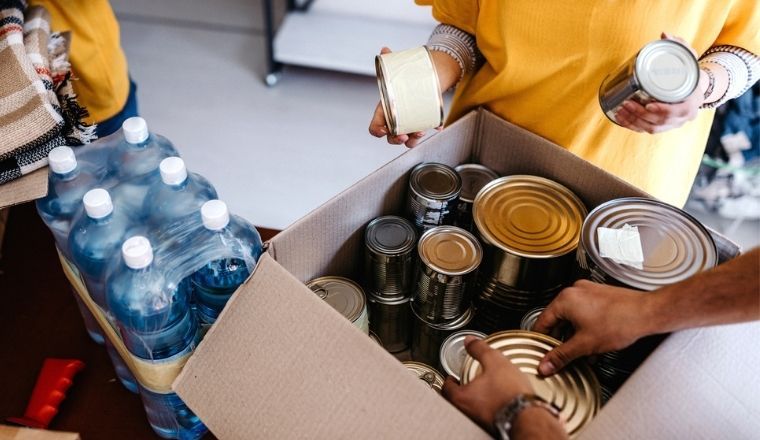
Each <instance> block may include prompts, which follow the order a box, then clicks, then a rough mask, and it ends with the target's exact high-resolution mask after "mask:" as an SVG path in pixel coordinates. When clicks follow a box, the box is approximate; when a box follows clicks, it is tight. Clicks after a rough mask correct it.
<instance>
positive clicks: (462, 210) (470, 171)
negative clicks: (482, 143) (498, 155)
mask: <svg viewBox="0 0 760 440" xmlns="http://www.w3.org/2000/svg"><path fill="white" fill-rule="evenodd" d="M454 169H455V170H456V172H457V174H459V177H460V178H461V179H462V191H461V192H460V193H459V202H458V203H457V213H456V220H455V222H454V225H455V226H459V227H460V228H462V229H465V230H468V231H470V232H475V223H473V221H472V204H473V202H474V201H475V196H477V195H478V192H480V190H481V189H482V188H483V187H484V186H486V184H488V182H490V181H492V180H496V179H498V178H499V175H498V174H496V173H495V172H493V171H492V170H491V169H489V168H487V167H484V166H483V165H480V164H476V163H467V164H462V165H459V166H457V167H456V168H454Z"/></svg>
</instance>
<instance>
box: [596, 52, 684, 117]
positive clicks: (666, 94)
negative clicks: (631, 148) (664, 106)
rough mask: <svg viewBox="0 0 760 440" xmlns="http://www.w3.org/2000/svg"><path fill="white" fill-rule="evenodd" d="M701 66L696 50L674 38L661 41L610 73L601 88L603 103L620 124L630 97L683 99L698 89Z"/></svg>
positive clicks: (643, 102)
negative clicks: (693, 51)
mask: <svg viewBox="0 0 760 440" xmlns="http://www.w3.org/2000/svg"><path fill="white" fill-rule="evenodd" d="M698 82H699V65H698V64H697V58H696V57H695V56H694V54H693V53H692V51H691V50H690V49H689V48H688V47H686V46H684V45H683V44H681V43H679V42H677V41H673V40H657V41H653V42H651V43H649V44H647V45H646V46H644V47H643V48H642V49H641V50H640V51H639V52H638V53H637V54H636V55H634V56H633V57H632V58H631V59H629V60H628V62H626V63H625V64H623V65H622V66H620V67H619V68H618V69H617V70H616V71H614V72H613V73H612V74H610V75H609V76H607V78H605V80H604V81H603V82H602V85H601V87H600V88H599V104H600V105H601V107H602V111H603V112H604V114H605V115H607V117H608V118H609V119H610V120H611V121H612V122H614V123H616V124H618V121H617V119H616V115H617V112H618V110H619V109H620V108H621V107H622V106H623V103H624V102H625V101H627V100H631V101H636V102H638V103H640V104H641V105H646V104H648V103H650V102H652V101H659V102H665V103H677V102H683V101H684V100H685V99H686V98H688V97H689V95H691V94H692V93H693V92H694V90H695V89H696V88H697V83H698Z"/></svg>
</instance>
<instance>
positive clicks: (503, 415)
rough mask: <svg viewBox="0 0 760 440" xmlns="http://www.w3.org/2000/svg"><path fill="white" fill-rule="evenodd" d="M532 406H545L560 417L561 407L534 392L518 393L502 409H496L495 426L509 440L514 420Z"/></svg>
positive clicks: (501, 435)
mask: <svg viewBox="0 0 760 440" xmlns="http://www.w3.org/2000/svg"><path fill="white" fill-rule="evenodd" d="M531 406H537V407H539V408H543V409H545V410H546V411H548V412H549V414H551V415H553V416H554V417H556V418H558V419H559V409H557V407H556V406H554V405H552V404H551V403H549V402H547V401H546V400H544V399H542V398H540V397H538V396H536V395H533V394H518V395H517V396H516V397H515V398H514V399H512V401H511V402H509V403H508V404H507V405H506V406H504V407H503V408H502V409H500V410H498V411H496V415H495V416H494V422H493V424H494V426H495V427H496V431H497V432H498V433H499V436H500V437H501V438H502V439H503V440H509V431H511V430H512V426H514V421H515V419H516V418H517V416H518V415H520V413H521V412H523V411H524V410H525V409H527V408H530V407H531Z"/></svg>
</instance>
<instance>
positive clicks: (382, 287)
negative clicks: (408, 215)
mask: <svg viewBox="0 0 760 440" xmlns="http://www.w3.org/2000/svg"><path fill="white" fill-rule="evenodd" d="M416 244H417V231H416V230H415V229H414V226H413V225H412V224H411V223H410V222H409V221H408V220H406V219H404V218H401V217H396V216H392V215H389V216H385V217H378V218H376V219H374V220H372V221H371V222H370V223H369V225H367V229H366V230H365V233H364V245H365V249H366V258H365V261H366V268H365V274H366V283H367V291H368V292H370V293H371V294H374V295H377V296H381V297H388V298H395V297H405V298H408V297H409V296H411V294H412V289H413V288H414V276H415V258H414V248H415V246H416Z"/></svg>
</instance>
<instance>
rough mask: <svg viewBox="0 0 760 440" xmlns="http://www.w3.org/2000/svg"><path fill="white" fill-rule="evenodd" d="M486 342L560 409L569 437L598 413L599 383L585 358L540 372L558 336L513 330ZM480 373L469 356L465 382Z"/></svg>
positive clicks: (465, 364) (465, 363) (539, 393)
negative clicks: (550, 371) (547, 373)
mask: <svg viewBox="0 0 760 440" xmlns="http://www.w3.org/2000/svg"><path fill="white" fill-rule="evenodd" d="M485 341H486V342H487V343H488V344H489V345H490V346H491V347H492V348H494V349H496V350H498V351H500V352H501V353H502V354H503V355H504V356H505V357H507V358H508V359H509V360H510V361H511V362H512V363H513V364H514V365H515V366H517V368H519V369H520V371H522V372H523V373H524V374H526V375H527V376H528V379H529V380H530V382H531V385H532V386H533V389H534V391H535V393H536V395H538V396H539V397H541V398H543V399H544V400H546V401H547V402H549V403H551V404H553V405H554V406H556V407H557V408H558V409H559V410H560V418H562V420H563V421H564V427H565V430H566V431H567V434H568V435H569V436H570V438H576V437H577V436H578V435H579V434H580V432H581V431H582V430H583V428H585V427H586V426H587V425H588V424H589V423H591V421H592V419H593V418H594V416H596V414H597V413H598V412H599V408H600V405H601V390H600V387H599V382H598V380H597V378H596V376H595V375H594V373H593V371H591V368H590V367H589V366H588V365H587V364H586V363H585V361H583V360H580V361H576V362H573V363H571V364H570V365H568V366H566V367H565V368H564V369H562V370H561V371H560V372H558V373H556V374H554V375H552V376H549V377H543V376H541V375H540V374H539V373H538V363H539V362H540V361H541V359H543V357H544V355H546V353H548V352H549V351H550V350H552V349H554V348H555V347H557V346H559V344H560V342H559V341H557V340H556V339H554V338H552V337H550V336H546V335H543V334H541V333H535V332H528V331H522V330H510V331H504V332H499V333H495V334H493V335H490V336H488V337H487V338H486V339H485ZM481 372H482V368H481V365H480V363H479V362H478V361H476V360H475V359H474V358H472V357H471V356H469V355H468V356H467V358H466V359H465V362H464V366H463V367H462V373H461V377H462V379H461V383H462V385H466V384H468V383H469V382H471V381H472V380H473V379H475V377H477V376H478V375H479V374H481Z"/></svg>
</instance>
